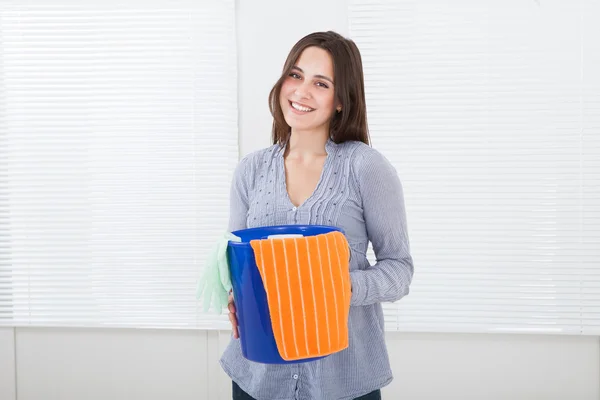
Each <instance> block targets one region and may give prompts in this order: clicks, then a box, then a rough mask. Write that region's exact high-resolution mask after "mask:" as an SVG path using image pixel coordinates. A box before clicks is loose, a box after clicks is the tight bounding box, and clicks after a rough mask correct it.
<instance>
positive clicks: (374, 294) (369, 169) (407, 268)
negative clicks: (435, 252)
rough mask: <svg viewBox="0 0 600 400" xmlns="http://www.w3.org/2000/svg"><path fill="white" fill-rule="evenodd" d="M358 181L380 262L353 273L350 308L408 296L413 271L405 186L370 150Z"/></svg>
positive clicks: (359, 166)
mask: <svg viewBox="0 0 600 400" xmlns="http://www.w3.org/2000/svg"><path fill="white" fill-rule="evenodd" d="M356 179H357V182H358V185H359V190H360V195H361V198H362V203H363V204H362V205H363V215H364V219H365V224H366V228H367V236H368V238H369V240H370V241H371V243H372V245H373V250H374V252H375V256H376V259H377V262H376V263H375V265H372V266H371V267H370V268H367V269H366V270H357V271H352V272H351V273H350V279H351V281H352V299H351V305H353V306H362V305H369V304H374V303H380V302H385V301H389V302H393V301H396V300H399V299H400V298H402V297H404V296H406V295H407V294H408V292H409V285H410V283H411V281H412V277H413V272H414V268H413V260H412V257H411V255H410V244H409V239H408V232H407V224H406V213H405V208H404V194H403V190H402V184H401V183H400V179H399V178H398V174H397V173H396V170H395V169H394V167H393V166H392V165H391V164H390V163H389V161H388V160H387V159H386V158H385V157H384V156H383V155H382V154H380V153H379V152H377V151H375V150H373V149H371V148H368V149H367V150H366V151H365V153H364V154H363V156H362V158H361V159H360V160H358V162H357V165H356Z"/></svg>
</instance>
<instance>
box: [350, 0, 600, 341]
mask: <svg viewBox="0 0 600 400" xmlns="http://www.w3.org/2000/svg"><path fill="white" fill-rule="evenodd" d="M349 18H350V27H351V29H350V31H351V37H352V38H353V39H354V40H355V41H356V42H357V45H358V46H359V48H360V49H361V53H362V56H363V62H364V68H365V77H366V90H367V105H368V111H369V125H370V129H371V134H372V139H373V143H374V146H375V147H376V148H377V149H379V150H381V151H382V152H383V153H384V154H385V155H386V156H387V157H388V158H389V159H390V161H391V162H392V163H393V164H394V165H395V166H396V168H397V169H398V171H399V174H400V175H401V179H402V181H403V185H404V189H405V199H406V205H407V213H408V224H409V234H410V238H411V247H412V252H413V255H414V260H415V277H414V281H413V285H412V290H411V294H410V295H409V296H408V297H406V298H405V299H403V300H402V301H400V302H398V303H395V304H391V305H386V307H385V316H386V322H387V325H386V326H387V329H390V330H402V331H442V332H515V333H533V332H535V333H564V334H599V333H600V73H599V71H600V47H598V42H597V41H598V38H599V37H600V3H598V2H595V1H592V0H579V1H574V2H563V1H559V0H554V1H545V0H540V1H526V2H523V1H516V0H514V1H512V0H511V1H497V0H496V1H492V0H486V1H478V2H473V1H465V0H462V1H453V2H445V1H442V0H425V1H416V0H415V1H408V0H402V1H397V0H389V1H386V0H379V1H368V0H355V1H353V2H352V4H351V6H350V12H349Z"/></svg>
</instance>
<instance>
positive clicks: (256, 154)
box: [236, 144, 280, 176]
mask: <svg viewBox="0 0 600 400" xmlns="http://www.w3.org/2000/svg"><path fill="white" fill-rule="evenodd" d="M279 150H280V146H279V145H277V144H275V145H272V146H269V147H265V148H262V149H260V150H254V151H252V152H250V153H248V154H247V155H245V156H243V157H242V158H241V160H240V161H239V162H238V164H237V167H236V175H238V176H239V175H243V176H251V175H253V174H255V173H256V172H257V171H260V169H261V168H262V167H263V166H265V165H270V161H269V160H270V159H272V158H273V157H275V155H276V154H277V152H278V151H279Z"/></svg>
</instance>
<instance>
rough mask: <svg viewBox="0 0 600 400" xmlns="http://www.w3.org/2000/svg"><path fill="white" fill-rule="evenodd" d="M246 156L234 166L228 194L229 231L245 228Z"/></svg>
mask: <svg viewBox="0 0 600 400" xmlns="http://www.w3.org/2000/svg"><path fill="white" fill-rule="evenodd" d="M249 164H250V162H249V159H248V157H245V158H243V159H242V160H241V161H240V162H239V163H238V165H237V167H236V168H235V172H234V174H233V179H232V182H231V190H230V194H229V227H228V229H229V232H233V231H236V230H239V229H246V218H247V216H248V207H249V203H248V182H247V176H248V175H247V174H249V173H250V172H251V171H250V165H249Z"/></svg>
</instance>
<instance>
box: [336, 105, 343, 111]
mask: <svg viewBox="0 0 600 400" xmlns="http://www.w3.org/2000/svg"><path fill="white" fill-rule="evenodd" d="M336 110H337V112H338V113H339V112H341V111H342V105H341V104H339V105H338V106H337V107H336Z"/></svg>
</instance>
